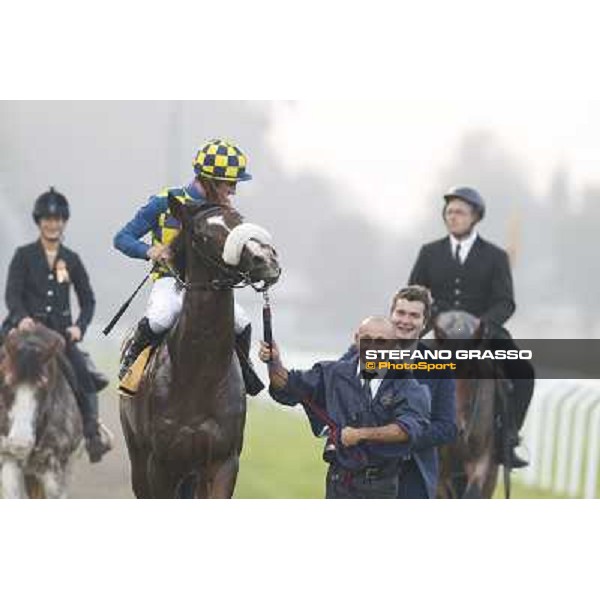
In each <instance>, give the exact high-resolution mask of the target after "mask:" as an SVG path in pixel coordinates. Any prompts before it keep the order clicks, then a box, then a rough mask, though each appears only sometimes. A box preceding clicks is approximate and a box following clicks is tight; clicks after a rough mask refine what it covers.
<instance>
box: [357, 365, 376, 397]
mask: <svg viewBox="0 0 600 600" xmlns="http://www.w3.org/2000/svg"><path fill="white" fill-rule="evenodd" d="M360 376H361V377H362V384H361V386H362V389H363V393H364V394H365V396H366V398H367V400H369V401H371V400H373V393H372V392H371V379H373V378H374V377H375V374H374V373H371V372H369V371H362V372H361V374H360Z"/></svg>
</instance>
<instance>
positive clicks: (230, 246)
mask: <svg viewBox="0 0 600 600" xmlns="http://www.w3.org/2000/svg"><path fill="white" fill-rule="evenodd" d="M254 240H256V241H255V243H257V242H260V243H262V244H271V241H272V239H271V234H270V233H269V232H268V231H267V230H266V229H263V228H262V227H259V226H258V225H254V223H242V224H241V225H237V226H236V227H234V228H233V229H232V230H231V231H230V232H229V235H228V236H227V239H226V240H225V246H224V247H223V262H224V263H225V264H228V265H232V266H237V265H239V264H240V258H241V256H242V251H243V249H244V246H245V245H246V244H248V243H249V242H250V241H254Z"/></svg>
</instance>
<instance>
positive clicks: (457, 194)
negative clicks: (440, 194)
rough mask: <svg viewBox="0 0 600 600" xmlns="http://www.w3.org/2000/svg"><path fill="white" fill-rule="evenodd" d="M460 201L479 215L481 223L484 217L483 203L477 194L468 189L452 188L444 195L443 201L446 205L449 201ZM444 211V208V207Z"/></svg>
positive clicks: (475, 191) (473, 190)
mask: <svg viewBox="0 0 600 600" xmlns="http://www.w3.org/2000/svg"><path fill="white" fill-rule="evenodd" d="M455 199H457V200H462V201H463V202H466V203H467V204H470V205H471V206H472V207H473V208H474V209H475V210H476V211H477V213H478V214H479V220H480V221H481V220H482V219H483V217H484V215H485V202H484V200H483V198H482V197H481V195H480V194H479V192H478V191H477V190H475V189H473V188H470V187H453V188H450V189H449V190H448V191H447V192H446V193H445V194H444V200H445V202H446V204H448V202H449V201H450V200H455ZM444 210H445V207H444Z"/></svg>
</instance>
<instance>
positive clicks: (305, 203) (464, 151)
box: [0, 102, 600, 347]
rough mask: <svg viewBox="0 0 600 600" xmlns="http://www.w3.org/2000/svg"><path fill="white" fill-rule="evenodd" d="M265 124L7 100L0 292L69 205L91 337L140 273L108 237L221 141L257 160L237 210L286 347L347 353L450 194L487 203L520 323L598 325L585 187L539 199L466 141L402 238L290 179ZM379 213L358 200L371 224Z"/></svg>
mask: <svg viewBox="0 0 600 600" xmlns="http://www.w3.org/2000/svg"><path fill="white" fill-rule="evenodd" d="M268 126H269V104H268V103H254V102H253V103H250V102H248V103H246V102H226V103H223V102H220V103H217V102H141V103H140V102H51V103H48V102H2V103H1V104H0V202H1V203H2V205H3V214H4V215H5V219H4V221H3V224H2V226H1V227H0V228H1V229H3V231H2V235H1V236H0V257H1V258H0V276H1V277H2V281H4V279H5V275H6V269H7V266H8V261H9V260H10V257H11V255H12V252H13V248H14V245H15V244H17V243H25V242H26V241H28V240H29V239H32V238H33V237H34V236H35V234H36V230H35V228H34V226H33V223H31V221H30V211H31V206H32V204H33V201H34V199H35V197H36V196H37V195H38V194H39V193H40V192H41V191H43V190H44V188H46V187H47V186H48V185H51V184H52V185H55V186H56V187H57V188H58V189H60V190H61V191H63V192H64V193H65V194H66V195H67V196H68V197H69V199H70V201H71V204H72V211H73V218H72V222H71V223H70V225H69V229H68V238H67V241H66V243H67V244H68V245H71V246H72V247H73V248H74V249H76V250H77V251H78V252H79V253H80V254H81V255H82V257H83V258H84V260H85V261H86V264H87V265H88V267H89V270H90V272H91V277H92V282H93V284H94V287H95V290H96V293H97V297H98V308H97V323H98V324H103V323H105V322H106V321H107V319H108V318H109V317H110V316H111V314H112V312H113V311H114V310H115V308H116V307H117V306H118V304H119V303H120V302H121V301H122V300H123V299H124V298H125V297H126V296H127V295H128V294H129V293H130V291H131V289H132V285H133V284H132V282H135V281H136V278H138V279H139V278H141V276H142V275H143V273H144V272H145V269H146V267H147V265H145V264H144V263H143V262H142V261H139V262H135V261H132V260H127V259H126V258H125V257H122V256H121V255H119V254H117V253H116V251H114V250H113V249H112V236H113V235H114V233H115V231H116V230H117V229H118V228H119V227H120V226H121V225H122V224H123V223H124V222H125V221H126V220H127V219H129V218H130V217H131V216H132V215H133V214H134V211H135V210H136V208H137V207H139V206H141V205H142V204H143V203H144V202H145V200H146V198H147V197H148V196H149V195H150V194H152V193H153V192H156V191H158V190H160V189H161V188H162V187H164V186H165V185H180V184H185V183H187V182H188V181H189V180H190V179H191V161H192V158H193V153H194V150H195V148H196V146H197V145H198V144H199V143H200V142H201V141H203V140H204V139H205V138H207V137H210V136H212V135H221V136H225V137H230V138H232V139H235V140H237V141H238V142H239V144H240V145H241V146H242V147H243V148H244V149H245V150H246V152H247V153H248V155H249V157H250V164H251V166H252V169H251V170H252V173H253V174H254V176H255V180H254V181H253V182H252V183H250V184H248V187H242V185H240V189H239V192H238V194H239V196H238V198H237V200H236V204H237V206H238V208H239V210H240V211H241V212H242V213H243V214H244V215H245V216H246V218H247V219H248V220H251V221H255V222H257V223H260V224H261V225H263V226H265V227H266V228H267V229H269V230H270V231H271V232H272V233H273V236H274V240H275V243H276V245H277V247H278V250H279V252H280V255H281V260H282V263H283V266H284V269H285V272H284V276H283V278H282V280H281V282H280V284H279V285H278V287H277V288H276V289H275V290H274V291H273V298H274V311H275V319H276V324H277V326H278V327H279V332H280V335H282V336H284V337H285V338H286V339H288V340H294V341H295V342H296V343H297V344H298V345H307V346H309V345H310V346H313V347H314V345H315V344H314V340H315V339H318V340H320V341H321V343H322V344H323V345H328V346H332V345H333V344H335V345H338V346H339V345H343V344H344V343H346V342H347V341H348V339H349V336H350V332H351V329H352V328H353V327H354V325H355V324H356V321H357V319H358V318H360V317H361V316H363V315H365V314H367V313H371V312H386V311H387V309H388V302H389V299H390V298H391V296H392V294H393V293H394V291H395V290H396V289H397V288H398V287H399V286H401V285H403V284H404V283H405V282H406V279H407V277H408V273H409V271H410V268H411V266H412V263H413V262H414V260H415V258H416V255H417V252H418V249H419V247H420V245H421V244H422V243H424V242H427V241H431V240H433V239H435V238H437V237H441V236H442V235H443V234H444V229H443V224H442V220H441V207H442V194H443V192H444V190H445V189H446V188H448V187H450V186H451V185H456V184H466V185H472V186H474V187H477V188H478V189H479V190H480V191H481V193H482V194H483V195H484V197H485V198H486V200H487V203H488V213H487V217H486V219H485V221H484V222H483V223H482V226H481V228H480V231H481V234H482V235H483V236H484V237H486V238H488V239H490V240H491V241H493V242H495V243H497V244H499V245H501V246H503V247H506V248H508V249H509V251H510V252H511V256H512V257H513V266H514V275H515V285H516V294H517V303H518V311H519V312H520V313H521V314H523V315H535V314H537V313H540V312H541V311H548V310H549V309H554V308H556V307H557V306H559V305H561V306H565V307H576V308H577V310H578V315H579V316H578V319H579V322H578V327H580V330H578V331H577V332H574V337H580V336H583V335H584V332H585V331H590V330H591V328H593V327H595V324H596V321H597V310H596V298H597V297H598V296H599V293H598V292H599V291H600V284H598V278H597V277H596V271H597V268H596V255H597V252H596V248H595V246H596V238H597V234H598V229H599V227H598V226H599V224H600V189H598V188H591V187H589V188H587V189H583V192H581V191H580V190H581V189H582V186H581V183H580V182H578V183H577V186H576V185H575V183H574V182H571V181H570V180H569V174H568V173H567V172H566V171H565V170H564V169H561V168H560V165H557V169H556V172H555V174H554V176H553V178H552V179H551V181H549V182H548V186H547V191H546V192H544V193H543V194H542V195H541V196H540V195H536V194H534V192H533V191H532V189H531V186H530V183H529V181H528V176H527V172H526V171H525V170H524V168H523V167H522V166H521V165H520V164H519V163H518V161H516V160H515V159H514V158H513V157H512V156H511V155H510V153H509V152H507V151H506V150H505V149H504V148H503V147H502V146H501V145H500V143H499V142H498V140H497V139H496V138H495V137H494V136H493V135H492V134H490V133H486V132H472V133H468V134H466V135H465V137H464V138H463V141H462V144H461V146H460V149H459V151H458V153H457V154H456V155H454V156H448V160H447V166H446V168H445V169H443V171H442V172H438V173H432V174H431V182H432V185H430V186H429V188H430V189H435V190H436V193H435V194H434V195H432V196H431V197H429V198H398V202H406V203H410V202H425V203H426V205H427V210H428V213H427V216H426V218H424V219H423V220H419V221H415V224H414V227H412V228H410V230H409V233H408V234H407V233H402V234H394V233H393V232H390V231H389V230H380V229H378V228H377V227H375V226H373V225H372V224H370V222H369V221H368V220H367V219H365V218H364V215H363V214H362V212H359V211H358V210H356V209H354V206H355V204H354V203H353V204H352V208H350V207H349V206H348V205H347V204H345V203H344V198H340V197H338V196H336V193H335V191H334V187H333V185H332V184H331V183H330V182H329V181H328V180H327V179H326V178H325V177H320V176H318V175H317V174H315V173H305V174H301V175H297V176H290V175H288V174H287V173H286V172H284V170H283V169H282V168H281V166H280V162H279V161H278V159H277V157H276V156H275V155H274V152H275V150H274V149H273V148H272V147H271V146H270V145H269V144H268V143H267V136H266V134H267V131H268ZM576 192H579V196H578V200H579V204H578V205H577V206H574V204H573V203H574V195H575V193H576ZM372 201H373V200H372V199H371V198H369V199H365V205H364V209H365V210H368V204H367V202H372ZM404 231H406V230H404ZM240 298H241V300H242V302H245V303H247V304H248V305H249V306H250V307H251V313H252V316H253V317H257V316H258V312H257V308H258V307H259V301H260V299H259V298H258V297H256V296H255V295H253V293H251V292H243V293H242V294H241V295H240ZM136 310H137V311H138V312H139V311H140V310H141V301H140V303H138V305H137V308H136V309H135V310H132V311H130V313H128V315H127V318H126V319H125V322H126V323H127V322H129V323H131V322H133V321H134V320H136V318H137V314H136ZM544 333H545V335H543V336H542V337H552V332H551V331H548V332H544Z"/></svg>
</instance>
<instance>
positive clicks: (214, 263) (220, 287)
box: [164, 206, 270, 292]
mask: <svg viewBox="0 0 600 600" xmlns="http://www.w3.org/2000/svg"><path fill="white" fill-rule="evenodd" d="M219 210H221V207H220V206H211V207H210V208H207V209H205V211H204V214H203V215H202V216H203V218H204V219H207V218H208V217H209V216H210V215H211V214H212V213H214V212H217V211H219ZM191 237H192V249H193V250H194V253H195V254H197V255H198V257H199V258H200V260H201V261H202V262H203V263H204V265H205V266H206V267H209V268H211V267H212V268H213V269H215V270H216V271H217V277H216V278H215V279H212V280H210V281H209V282H207V283H201V282H188V281H184V280H183V279H181V277H180V276H179V274H178V273H177V272H176V271H175V269H173V267H171V265H169V264H167V263H164V265H165V267H166V268H167V270H168V271H169V273H170V274H171V275H172V276H173V277H174V278H175V281H176V282H177V285H179V286H180V287H181V288H182V289H184V290H204V291H225V290H232V289H239V288H245V287H248V286H250V287H251V288H252V289H253V290H255V291H256V292H264V291H266V290H267V289H268V288H269V287H270V284H268V283H267V282H266V281H263V282H262V283H255V282H253V281H252V279H251V277H250V272H249V271H242V270H240V269H236V268H235V267H232V266H228V265H225V264H223V263H222V262H221V261H219V260H217V259H215V258H214V257H213V256H211V254H210V253H209V252H208V251H207V250H206V247H207V246H208V245H209V242H210V241H209V238H208V236H206V235H204V234H202V235H201V236H200V240H199V239H198V238H197V237H196V236H195V235H194V233H193V232H192V233H191ZM200 244H202V245H200ZM218 275H222V277H219V276H218Z"/></svg>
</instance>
